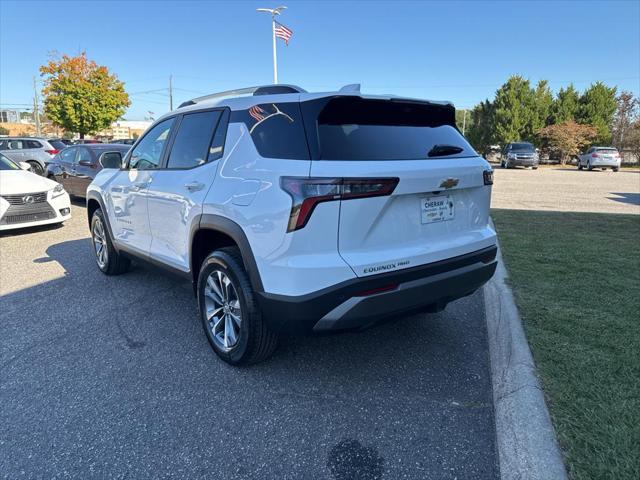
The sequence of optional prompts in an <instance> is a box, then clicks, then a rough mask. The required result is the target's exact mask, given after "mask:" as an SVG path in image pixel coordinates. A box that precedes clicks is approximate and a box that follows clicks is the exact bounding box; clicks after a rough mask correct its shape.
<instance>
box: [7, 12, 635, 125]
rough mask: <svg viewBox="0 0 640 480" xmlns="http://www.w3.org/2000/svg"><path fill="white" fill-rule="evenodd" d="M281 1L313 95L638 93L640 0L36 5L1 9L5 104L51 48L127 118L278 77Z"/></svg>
mask: <svg viewBox="0 0 640 480" xmlns="http://www.w3.org/2000/svg"><path fill="white" fill-rule="evenodd" d="M281 3H283V4H285V5H287V6H288V7H289V9H288V10H287V11H286V12H285V13H284V14H283V15H282V17H281V21H282V23H283V24H285V25H287V26H288V27H289V28H291V29H292V30H293V32H294V35H293V38H292V40H291V42H290V44H289V46H288V47H285V45H284V43H283V42H282V41H279V43H278V60H279V73H280V81H281V82H282V83H293V84H297V85H300V86H302V87H303V88H306V89H307V90H316V91H319V90H331V89H335V88H336V87H339V86H341V85H344V84H347V83H357V82H359V83H362V86H363V91H365V92H369V93H396V94H401V95H407V96H415V97H422V98H431V99H446V100H451V101H453V102H454V103H455V104H456V105H457V106H459V107H470V106H472V105H474V104H476V103H477V102H479V101H481V100H483V99H484V98H487V97H492V96H493V94H494V92H495V90H496V89H497V88H498V87H499V86H500V85H501V84H502V83H503V82H504V81H505V80H506V78H507V77H508V76H509V75H511V74H515V73H519V74H522V75H524V76H526V77H528V78H529V79H531V80H532V81H537V80H538V79H548V80H549V81H550V82H551V87H552V89H553V90H557V89H558V88H560V87H561V86H564V85H566V84H568V83H569V82H573V83H574V84H575V85H576V87H577V88H578V89H580V90H582V89H584V88H585V87H587V86H588V85H589V84H590V83H591V82H593V81H596V80H603V81H605V83H607V84H609V85H616V86H618V88H619V89H625V90H631V91H632V92H634V93H635V94H636V95H638V94H639V93H640V2H639V1H637V0H632V1H623V2H613V1H611V2H593V1H582V2H581V1H573V2H515V1H514V2H507V1H504V2H483V1H476V2H427V1H414V2H392V1H375V2H364V1H362V2H326V1H325V2H320V1H314V2H311V1H310V2H301V1H295V0H288V1H287V0H275V1H259V2H253V1H247V2H242V1H235V2H231V1H229V2H204V1H201V2H187V1H182V2H180V1H159V2H154V1H142V2H133V1H130V2H124V1H122V2H118V1H111V2H90V1H86V2H54V1H48V2H29V1H19V2H12V1H5V0H0V103H2V104H3V105H2V106H3V107H5V106H6V105H8V104H28V103H30V102H32V95H33V89H32V77H33V75H35V74H37V72H38V67H39V66H40V65H41V64H42V63H44V62H46V61H47V58H48V55H49V52H52V51H58V52H61V53H69V54H75V53H78V52H79V51H82V50H85V51H86V52H87V54H88V56H89V57H90V58H92V59H94V60H96V61H97V62H98V63H99V64H102V65H106V66H108V67H109V68H110V69H111V70H112V71H113V72H115V73H116V74H117V75H118V76H119V77H120V79H121V80H123V81H125V83H126V88H127V91H128V92H129V93H130V94H132V95H131V99H132V105H131V108H130V109H129V111H128V112H127V115H126V118H128V119H132V120H133V119H142V118H143V117H144V116H145V115H146V112H147V111H148V110H151V111H153V112H155V113H156V116H157V115H159V114H161V113H164V112H166V111H167V110H168V98H167V96H166V92H162V91H161V92H155V93H139V92H147V91H149V90H156V89H160V88H164V87H166V86H167V84H168V77H169V75H170V74H173V75H174V86H175V102H174V104H178V103H179V102H181V101H183V100H186V99H188V98H191V97H194V96H198V95H199V94H202V93H210V92H215V91H220V90H226V89H230V88H237V87H241V86H250V85H256V84H266V83H270V82H271V80H272V63H271V62H272V59H271V25H270V19H269V17H268V15H266V14H260V13H256V11H255V9H256V7H274V6H277V5H280V4H281Z"/></svg>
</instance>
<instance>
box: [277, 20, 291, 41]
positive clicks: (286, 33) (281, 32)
mask: <svg viewBox="0 0 640 480" xmlns="http://www.w3.org/2000/svg"><path fill="white" fill-rule="evenodd" d="M292 36H293V31H292V30H289V29H288V28H287V27H285V26H284V25H282V24H281V23H278V22H276V37H279V38H281V39H283V40H284V43H286V44H287V45H289V40H290V39H291V37H292Z"/></svg>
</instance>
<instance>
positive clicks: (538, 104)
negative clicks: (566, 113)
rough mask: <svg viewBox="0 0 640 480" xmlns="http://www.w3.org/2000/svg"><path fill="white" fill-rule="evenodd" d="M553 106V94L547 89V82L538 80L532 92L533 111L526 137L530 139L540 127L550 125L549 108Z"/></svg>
mask: <svg viewBox="0 0 640 480" xmlns="http://www.w3.org/2000/svg"><path fill="white" fill-rule="evenodd" d="M552 106H553V94H552V93H551V90H550V89H549V82H547V81H546V80H540V81H539V82H538V85H536V89H535V91H534V92H533V109H534V112H535V114H534V116H533V118H532V122H531V125H530V128H529V131H528V132H527V136H529V137H531V136H533V135H535V133H536V132H537V131H538V130H540V129H541V128H542V127H544V126H546V125H549V124H550V123H551V107H552Z"/></svg>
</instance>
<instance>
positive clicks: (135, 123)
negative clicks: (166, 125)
mask: <svg viewBox="0 0 640 480" xmlns="http://www.w3.org/2000/svg"><path fill="white" fill-rule="evenodd" d="M151 123H152V122H151V121H149V120H120V121H118V122H113V123H112V124H111V127H110V128H107V129H105V130H102V131H101V132H98V133H96V134H95V138H99V139H100V140H103V141H105V140H106V141H108V140H121V139H124V138H138V137H139V136H140V135H142V134H143V133H144V131H145V130H146V129H147V128H149V125H151Z"/></svg>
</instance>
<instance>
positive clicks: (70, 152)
mask: <svg viewBox="0 0 640 480" xmlns="http://www.w3.org/2000/svg"><path fill="white" fill-rule="evenodd" d="M77 151H78V149H77V148H75V147H72V148H65V149H64V150H63V151H62V152H60V160H61V161H63V162H66V163H73V160H74V159H75V156H76V152H77Z"/></svg>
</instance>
